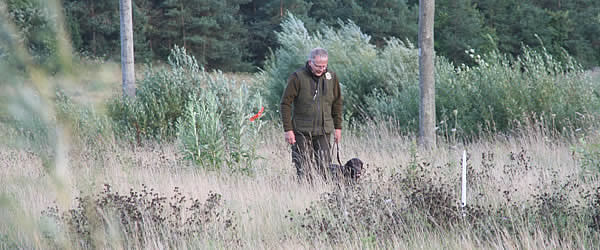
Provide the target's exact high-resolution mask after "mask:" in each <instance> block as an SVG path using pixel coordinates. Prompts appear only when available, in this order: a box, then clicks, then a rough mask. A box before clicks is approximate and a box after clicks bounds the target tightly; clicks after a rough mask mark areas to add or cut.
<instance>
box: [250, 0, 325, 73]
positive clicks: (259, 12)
mask: <svg viewBox="0 0 600 250" xmlns="http://www.w3.org/2000/svg"><path fill="white" fill-rule="evenodd" d="M326 1H327V0H326ZM329 1H331V0H329ZM312 5H313V4H312V3H309V2H307V1H304V0H252V1H250V2H248V3H246V4H242V5H240V12H241V14H242V16H243V17H244V25H245V26H246V27H248V31H249V32H248V43H249V44H248V46H249V52H250V60H251V61H252V62H254V63H255V65H257V66H262V64H263V62H264V60H265V59H266V57H267V56H268V53H269V50H271V49H272V50H275V49H276V48H277V47H279V44H277V37H276V36H275V31H281V27H280V24H281V21H282V20H283V19H284V18H285V15H286V13H287V12H290V13H292V14H293V15H294V16H295V17H296V18H298V19H300V20H302V21H303V22H304V24H305V26H306V27H307V29H308V30H311V31H313V30H314V29H315V28H316V25H315V22H314V20H313V19H312V18H310V17H309V10H310V9H311V6H312Z"/></svg>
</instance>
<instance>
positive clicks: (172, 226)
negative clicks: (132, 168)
mask: <svg viewBox="0 0 600 250" xmlns="http://www.w3.org/2000/svg"><path fill="white" fill-rule="evenodd" d="M142 187H143V188H142V190H140V191H135V190H134V189H131V190H130V192H129V193H128V194H119V193H118V192H113V191H112V190H111V187H110V185H108V184H105V185H104V190H103V191H102V192H101V193H99V194H97V195H94V196H82V197H77V198H76V201H77V207H75V208H73V209H69V210H68V211H66V212H62V211H60V210H59V209H58V208H57V207H56V206H54V207H49V208H48V209H46V210H44V211H43V212H42V215H43V216H44V217H45V218H50V219H52V220H54V222H55V223H56V224H57V225H58V226H60V227H62V228H63V230H64V232H65V233H66V236H67V238H68V239H71V240H72V244H73V245H74V246H77V247H78V248H86V249H87V248H114V247H117V248H120V247H124V248H149V247H151V246H153V244H156V243H160V244H161V245H163V246H169V248H179V247H181V246H182V245H185V244H186V242H187V243H190V242H193V241H194V240H195V241H199V242H202V241H205V240H208V241H210V240H219V241H223V242H228V243H229V244H231V246H235V245H238V244H239V243H240V242H239V239H238V238H237V225H236V217H235V214H234V213H233V212H232V211H230V210H229V209H227V208H225V207H224V202H223V199H222V197H221V195H219V194H217V193H212V192H210V193H209V195H208V198H207V199H206V201H204V202H202V201H201V200H199V199H194V198H188V197H186V196H184V195H183V194H182V192H181V190H180V189H179V188H177V187H175V189H174V194H173V196H171V197H166V196H163V195H161V194H159V193H157V192H155V191H154V190H153V189H150V190H148V187H146V186H145V185H142ZM48 237H49V238H50V239H49V240H51V241H53V240H54V239H53V237H55V236H52V235H49V236H48Z"/></svg>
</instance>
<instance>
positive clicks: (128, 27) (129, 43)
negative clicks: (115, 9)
mask: <svg viewBox="0 0 600 250" xmlns="http://www.w3.org/2000/svg"><path fill="white" fill-rule="evenodd" d="M119 9H120V14H121V15H120V16H121V18H120V20H121V71H122V75H123V79H122V80H123V96H126V97H129V98H133V97H135V68H134V58H133V10H132V7H131V0H119Z"/></svg>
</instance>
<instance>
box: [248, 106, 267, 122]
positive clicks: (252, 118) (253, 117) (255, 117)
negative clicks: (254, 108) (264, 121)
mask: <svg viewBox="0 0 600 250" xmlns="http://www.w3.org/2000/svg"><path fill="white" fill-rule="evenodd" d="M263 111H265V107H260V111H258V113H257V114H256V115H253V116H252V117H250V121H251V122H253V121H254V120H256V119H258V118H259V117H260V116H261V115H262V113H263Z"/></svg>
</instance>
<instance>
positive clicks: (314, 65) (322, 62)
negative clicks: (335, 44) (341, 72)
mask: <svg viewBox="0 0 600 250" xmlns="http://www.w3.org/2000/svg"><path fill="white" fill-rule="evenodd" d="M327 59H328V58H327V57H316V58H315V59H313V60H310V69H311V71H312V72H313V74H315V75H316V76H321V75H323V73H325V70H326V69H327Z"/></svg>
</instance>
